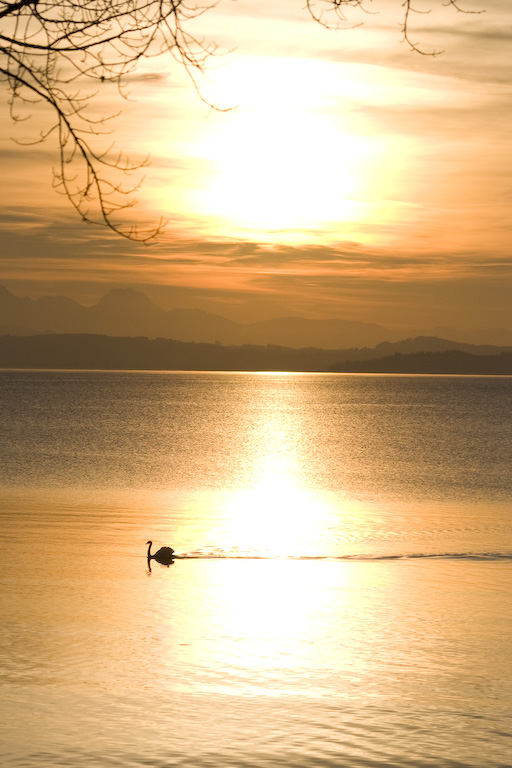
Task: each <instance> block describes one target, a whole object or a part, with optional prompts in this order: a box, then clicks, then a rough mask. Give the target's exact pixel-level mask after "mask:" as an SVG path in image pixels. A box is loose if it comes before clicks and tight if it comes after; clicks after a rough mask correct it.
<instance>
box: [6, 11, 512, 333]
mask: <svg viewBox="0 0 512 768" xmlns="http://www.w3.org/2000/svg"><path fill="white" fill-rule="evenodd" d="M415 7H417V8H418V10H423V11H430V12H429V13H422V14H413V17H412V19H411V40H412V41H413V42H415V43H418V45H419V46H420V47H421V49H422V50H423V51H424V52H429V51H439V52H440V53H439V55H436V56H429V55H423V54H420V53H417V52H413V51H411V50H410V47H409V46H408V45H407V43H404V42H403V41H402V34H401V20H402V14H403V8H402V3H401V0H373V2H369V3H368V4H367V8H368V10H369V11H371V12H368V13H361V11H360V10H358V9H352V10H351V11H350V12H349V14H348V16H349V25H350V24H351V25H352V26H353V28H349V29H344V30H337V31H335V30H332V29H327V28H325V27H324V26H322V25H321V24H318V23H316V22H315V21H314V20H312V18H311V16H310V14H309V13H308V11H307V9H306V8H304V3H303V2H302V1H301V0H279V2H275V0H273V1H270V0H221V2H220V3H218V5H217V6H216V7H214V8H212V9H210V10H208V11H207V12H206V13H205V14H203V15H202V16H201V17H200V18H198V19H196V20H195V21H193V22H191V25H190V27H189V28H190V30H191V31H192V32H193V33H194V34H197V35H200V36H203V37H204V39H205V40H207V41H212V42H215V43H216V44H217V53H216V55H215V56H214V57H213V58H212V59H211V61H210V66H209V67H208V70H207V73H206V76H205V78H203V79H200V80H199V81H198V86H199V88H200V92H201V94H202V97H203V98H202V99H201V98H200V97H199V96H198V93H197V91H196V89H195V88H194V85H193V84H192V82H191V80H190V78H189V77H188V75H187V73H186V72H185V71H184V70H183V68H182V67H181V65H180V64H179V63H177V62H176V61H174V60H173V59H172V58H171V57H169V56H167V57H165V56H161V57H156V58H152V59H149V60H147V61H142V62H141V64H140V66H139V69H138V70H137V72H136V73H135V74H134V75H133V76H131V77H130V81H129V83H128V90H129V96H130V99H129V101H125V102H122V103H117V100H116V99H117V96H116V93H115V91H114V89H113V88H111V87H110V86H105V88H103V89H100V90H99V92H98V95H97V97H96V101H95V104H96V108H97V110H98V114H100V113H101V114H104V115H105V114H111V113H114V112H117V111H118V109H121V110H122V111H121V112H120V114H119V116H118V117H116V118H115V119H114V120H113V122H112V128H113V134H112V136H108V137H105V139H106V140H107V139H108V143H110V142H111V141H112V140H113V139H114V140H115V142H116V147H118V148H119V149H122V150H123V151H125V152H127V153H128V154H129V155H130V156H131V157H133V158H135V159H138V158H143V157H144V156H145V155H146V154H148V153H149V155H150V158H151V164H150V165H149V167H147V168H146V169H144V179H143V183H142V185H141V187H140V188H139V189H138V191H137V200H138V203H137V206H136V207H135V208H133V209H131V211H130V216H131V217H133V221H134V222H135V223H140V224H141V225H145V224H147V222H151V221H155V222H158V220H159V219H160V217H163V218H164V219H165V220H167V226H166V229H165V231H164V232H163V233H162V234H161V235H160V236H159V237H158V238H157V239H156V241H155V242H153V243H152V244H151V245H143V244H139V243H132V242H130V241H128V240H126V239H123V238H120V237H118V236H115V235H114V234H113V233H111V232H109V231H107V230H104V229H101V228H98V227H93V226H90V225H86V224H84V223H82V222H81V221H80V220H79V219H78V218H77V216H76V214H75V213H74V212H73V210H72V209H71V207H70V205H69V204H68V203H67V201H66V200H65V199H64V198H63V197H62V196H59V195H58V194H57V193H56V192H55V191H54V190H53V189H52V183H51V182H52V171H51V169H52V167H53V166H55V165H56V160H57V155H56V147H55V144H54V143H52V140H51V139H50V140H48V141H46V142H45V143H44V144H36V145H33V144H30V145H25V146H22V145H20V144H19V143H15V142H14V141H13V138H14V139H16V140H17V141H18V142H20V141H22V142H25V141H26V140H27V139H28V140H30V139H34V138H36V137H37V136H38V135H39V131H40V130H41V127H42V126H44V125H45V124H46V121H47V120H48V116H47V115H46V114H45V112H44V110H43V109H42V108H40V107H38V106H37V105H35V106H34V107H33V108H32V109H31V110H30V115H29V118H28V119H27V120H24V121H23V122H21V123H17V124H16V125H13V123H12V121H11V119H10V117H9V112H8V109H7V106H6V101H7V92H6V91H5V90H4V98H3V101H2V103H1V104H0V155H1V159H2V163H1V170H0V174H1V188H0V228H1V230H0V237H1V241H0V242H1V246H0V282H1V283H3V284H4V285H6V286H7V287H8V288H9V289H10V290H12V291H13V292H14V293H16V294H17V295H20V296H21V295H22V296H30V297H31V298H36V297H38V296H41V295H62V294H64V295H68V296H71V297H72V298H74V299H76V300H77V301H80V302H81V303H83V304H93V303H95V302H96V301H98V299H99V298H100V297H101V296H102V295H103V294H104V293H106V292H107V290H109V289H110V288H112V287H117V286H123V287H124V286H126V287H132V288H136V289H138V290H141V291H143V292H144V293H146V294H147V295H148V296H149V297H150V298H152V299H153V300H154V301H155V302H157V303H158V304H159V305H160V306H162V307H164V308H166V309H171V308H176V307H192V308H199V309H205V310H207V311H210V312H215V313H217V314H220V315H223V316H225V317H229V318H231V319H234V320H237V321H239V322H251V321H256V320H261V319H267V318H271V317H278V316H284V315H295V316H303V317H310V318H334V317H341V318H344V319H348V320H359V321H365V322H377V323H380V324H382V325H385V326H388V327H390V328H393V329H400V330H401V329H404V333H405V332H406V331H407V330H409V329H411V328H414V329H418V328H438V327H455V328H460V329H463V330H471V329H473V328H504V329H506V330H508V331H512V302H511V300H510V297H511V296H512V291H511V289H512V254H511V245H510V243H511V242H512V240H511V236H510V234H511V233H510V209H511V202H512V179H511V176H512V152H511V141H510V126H511V118H512V106H511V105H512V102H511V96H512V87H511V80H512V77H511V64H512V46H511V42H512V8H511V6H510V3H509V0H462V2H461V5H460V7H463V8H466V9H468V10H471V11H484V12H482V13H470V14H469V13H468V14H464V13H461V12H458V11H457V10H456V8H454V7H447V6H446V5H444V4H443V3H442V2H440V1H439V0H417V5H416V6H415ZM316 8H318V9H321V3H318V4H317V6H316ZM360 23H361V25H360ZM0 87H2V84H1V83H0ZM209 104H214V105H215V106H216V107H218V109H212V107H211V106H209Z"/></svg>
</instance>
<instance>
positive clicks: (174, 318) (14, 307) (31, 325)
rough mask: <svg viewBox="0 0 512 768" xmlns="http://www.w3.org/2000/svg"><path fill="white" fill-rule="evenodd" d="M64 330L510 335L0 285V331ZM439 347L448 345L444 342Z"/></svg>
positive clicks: (328, 343) (331, 336) (376, 339)
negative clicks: (85, 298) (255, 313)
mask: <svg viewBox="0 0 512 768" xmlns="http://www.w3.org/2000/svg"><path fill="white" fill-rule="evenodd" d="M62 333H65V334H69V333H71V334H100V335H108V336H125V337H127V336H130V337H135V336H145V337H147V338H148V339H156V338H162V339H174V340H176V341H185V342H198V343H217V344H224V345H244V344H256V345H267V344H275V345H280V346H283V347H290V348H295V349H300V348H304V347H316V348H322V349H337V350H339V349H347V348H361V347H375V346H376V345H379V344H382V343H385V342H396V341H399V340H400V339H403V338H404V335H407V336H410V337H416V336H422V337H438V338H439V337H441V338H439V341H440V342H441V341H442V340H443V339H450V340H451V341H456V342H458V344H457V347H458V348H460V345H461V344H462V345H464V344H467V343H471V344H488V345H489V344H492V345H502V346H506V345H510V344H512V333H511V332H508V331H506V330H504V329H486V330H482V331H475V332H473V333H471V334H468V333H463V332H461V331H459V330H456V329H453V328H429V329H413V328H411V330H410V331H409V332H407V333H405V334H404V332H398V331H396V330H391V329H389V328H386V327H384V326H381V325H378V324H376V323H364V322H357V321H352V320H343V319H341V318H333V319H329V320H313V319H307V318H303V317H281V318H276V319H272V320H264V321H261V322H256V323H246V324H244V323H237V322H235V321H233V320H229V319H227V318H225V317H222V316H221V315H216V314H213V313H210V312H205V311H203V310H199V309H172V310H165V309H162V308H161V307H159V306H157V305H156V304H155V303H154V302H152V301H151V300H150V299H149V298H148V297H147V296H146V295H145V294H144V293H142V292H140V291H136V290H133V289H132V288H115V289H112V290H110V291H109V292H108V293H106V294H105V295H104V296H103V297H102V298H101V299H100V300H99V301H98V303H97V304H95V305H93V306H90V307H85V306H83V305H82V304H79V303H78V302H76V301H74V300H73V299H70V298H68V297H66V296H42V297H40V298H38V299H30V298H21V297H17V296H15V295H14V294H13V293H11V291H9V290H8V289H7V288H6V287H5V286H2V285H0V335H11V336H32V335H37V334H62ZM431 344H434V347H432V346H430V347H429V349H430V348H432V349H438V348H439V347H438V346H436V345H435V341H432V342H431ZM440 348H441V349H446V348H447V347H446V346H445V345H444V344H441V345H440ZM450 348H453V346H452V347H450ZM417 349H418V347H416V348H415V350H409V351H417ZM421 349H422V350H423V349H424V346H422V347H421Z"/></svg>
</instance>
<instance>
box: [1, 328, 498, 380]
mask: <svg viewBox="0 0 512 768" xmlns="http://www.w3.org/2000/svg"><path fill="white" fill-rule="evenodd" d="M411 341H413V340H411ZM424 341H425V343H427V344H428V343H429V341H430V340H429V339H426V340H424ZM419 342H420V340H418V343H419ZM403 343H404V342H402V344H403ZM399 346H400V344H398V345H397V347H399ZM386 349H388V346H387V345H386ZM476 349H479V348H478V347H477V348H476ZM378 354H379V352H378V350H376V349H373V350H371V349H363V350H361V349H360V350H326V349H316V348H313V347H309V348H304V349H293V348H291V347H280V346H277V345H272V344H269V345H266V346H257V345H249V344H246V345H241V346H223V345H221V344H200V343H195V342H182V341H176V340H171V339H148V338H146V337H112V336H102V335H94V334H41V335H38V336H0V368H33V369H41V368H59V369H93V370H94V369H96V370H196V371H209V370H210V371H330V372H354V373H356V372H364V373H457V374H512V349H511V348H507V349H504V350H500V349H499V348H494V353H491V352H489V351H488V352H487V353H486V354H474V353H471V352H467V351H460V350H444V351H434V352H432V351H425V352H421V353H411V354H404V353H403V352H401V351H396V352H395V353H394V354H393V355H385V354H382V355H381V357H378Z"/></svg>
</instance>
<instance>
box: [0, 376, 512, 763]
mask: <svg viewBox="0 0 512 768" xmlns="http://www.w3.org/2000/svg"><path fill="white" fill-rule="evenodd" d="M0 419H1V421H0V424H1V430H2V439H1V441H0V497H1V509H0V517H1V521H2V526H1V531H0V541H1V546H2V552H3V555H2V562H3V568H2V574H1V580H2V603H1V618H2V627H3V629H2V634H1V640H0V654H1V660H2V663H1V665H0V676H1V685H2V694H3V695H2V701H3V704H2V716H1V723H2V724H1V726H0V728H1V730H2V741H1V744H2V746H1V747H0V750H1V759H2V765H5V766H8V767H9V768H11V767H14V766H16V767H20V768H21V767H23V768H43V766H44V767H45V768H46V767H47V766H70V767H71V766H72V767H73V768H75V766H76V767H77V768H82V766H84V767H85V766H94V767H96V766H98V768H100V767H101V768H103V767H105V766H117V765H119V766H124V767H125V768H139V766H140V767H142V766H144V767H146V768H148V767H149V768H164V767H167V766H191V767H192V766H194V767H196V766H197V767H199V768H200V767H202V766H222V767H224V766H235V767H236V768H238V767H241V766H244V767H251V768H252V767H254V768H259V767H260V766H261V767H263V766H269V767H271V766H283V767H289V768H292V767H295V766H298V767H302V766H304V767H308V768H309V767H310V766H311V767H313V766H315V767H317V766H318V767H321V768H331V767H332V768H334V767H336V768H338V767H339V766H343V767H346V768H352V767H354V768H356V767H357V768H381V767H383V766H396V767H397V768H402V766H403V767H404V768H405V767H407V768H409V767H412V766H418V768H422V767H423V766H425V767H427V766H446V767H447V768H497V767H498V766H500V767H501V768H505V766H510V764H511V758H510V755H511V753H512V677H511V675H510V669H511V668H512V600H511V587H512V570H511V569H512V514H511V513H512V502H511V498H512V473H511V471H510V467H511V466H512V379H511V378H510V377H452V376H378V375H342V374H331V375H329V374H302V373H301V374H286V373H282V374H279V373H272V374H264V373H259V374H250V373H240V374H237V373H190V372H186V373H175V372H173V373H151V372H147V373H146V372H142V373H141V372H115V373H111V372H87V371H65V372H59V371H0ZM148 539H151V540H153V542H154V548H153V551H154V550H155V549H158V547H160V546H161V545H170V546H172V547H173V548H174V550H175V555H176V558H175V560H174V562H173V563H172V564H171V565H170V566H169V567H166V566H163V565H160V564H159V563H157V562H155V561H152V562H151V564H150V567H148V561H147V559H146V552H147V546H146V542H147V541H148Z"/></svg>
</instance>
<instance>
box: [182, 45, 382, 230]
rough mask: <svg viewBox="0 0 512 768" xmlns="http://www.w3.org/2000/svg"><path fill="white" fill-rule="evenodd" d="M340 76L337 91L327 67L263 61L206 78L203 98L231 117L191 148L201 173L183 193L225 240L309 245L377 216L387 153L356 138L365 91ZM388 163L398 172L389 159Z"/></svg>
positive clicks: (246, 61) (240, 63)
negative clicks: (358, 101)
mask: <svg viewBox="0 0 512 768" xmlns="http://www.w3.org/2000/svg"><path fill="white" fill-rule="evenodd" d="M336 73H337V75H338V79H336V78H335V75H336ZM346 74H347V75H348V74H349V76H348V77H347V79H346V80H345V81H342V82H341V83H340V81H339V75H340V73H339V72H338V71H337V69H336V67H334V66H332V67H331V65H330V64H329V63H327V62H323V63H322V62H313V61H309V60H304V61H303V60H296V59H292V60H289V59H269V58H264V57H247V58H241V59H237V60H236V61H233V62H232V63H231V64H230V66H228V67H226V68H222V69H220V70H218V71H217V72H215V73H213V76H214V83H213V85H212V93H211V95H209V98H211V100H212V101H213V102H214V103H215V104H218V105H219V106H220V107H228V106H231V107H234V109H233V110H231V111H228V112H226V113H221V114H215V113H214V114H213V115H212V116H210V118H209V120H208V125H207V126H206V130H205V131H204V133H203V135H202V136H201V137H200V139H199V140H198V142H197V144H196V147H195V153H196V155H199V156H202V157H203V158H204V164H205V170H204V179H203V183H202V184H201V186H200V187H199V188H198V189H196V190H194V191H193V192H190V193H189V198H188V202H189V203H190V204H191V206H192V207H193V209H194V210H197V211H201V213H202V215H205V216H206V217H209V218H210V219H211V220H212V221H215V222H217V225H218V226H219V228H222V229H224V231H226V230H227V231H229V232H230V234H237V235H243V236H244V237H248V236H249V237H250V236H254V237H257V238H261V237H262V235H264V233H265V232H267V233H273V235H274V236H277V238H278V239H279V234H280V233H286V235H287V237H288V238H289V234H290V232H295V234H296V235H297V236H298V238H299V239H301V238H302V237H303V236H304V235H306V236H307V238H308V239H311V233H312V232H314V231H315V230H320V229H322V228H325V227H327V228H329V224H330V223H335V224H336V226H339V227H341V228H343V225H344V224H346V223H348V222H351V223H354V222H364V221H366V220H368V219H370V218H372V219H373V220H375V218H376V217H377V218H378V217H379V206H378V205H376V204H375V203H372V202H371V198H372V196H375V195H376V196H377V197H378V195H379V191H382V188H383V185H384V184H386V185H387V187H389V186H390V185H391V186H392V184H393V175H394V174H393V173H392V172H390V169H389V168H388V165H389V158H390V155H391V148H390V146H389V140H388V139H385V138H383V137H381V136H375V135H370V134H368V133H366V134H365V133H364V131H362V130H361V126H360V124H359V122H358V121H357V120H356V118H355V117H354V113H353V112H352V111H351V105H353V102H354V99H355V98H356V96H359V97H361V95H364V94H365V93H366V92H367V91H368V89H369V87H370V86H369V85H368V82H365V80H364V79H363V77H362V75H361V73H359V75H358V73H357V70H355V71H351V72H350V73H346ZM235 105H237V106H235ZM340 105H341V106H342V107H344V108H340ZM394 163H395V173H396V155H395V160H394ZM331 228H332V227H331ZM298 233H303V235H300V234H298ZM295 239H297V238H295Z"/></svg>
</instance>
